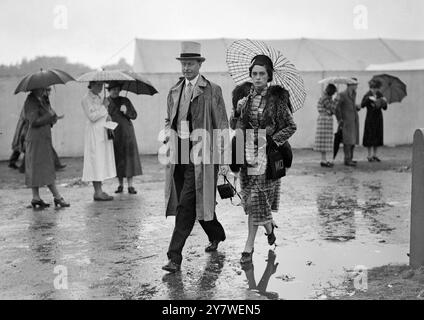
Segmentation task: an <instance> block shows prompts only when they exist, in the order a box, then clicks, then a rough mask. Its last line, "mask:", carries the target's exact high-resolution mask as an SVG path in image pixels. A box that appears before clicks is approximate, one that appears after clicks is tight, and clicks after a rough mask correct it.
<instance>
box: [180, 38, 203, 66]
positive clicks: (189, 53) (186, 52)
mask: <svg viewBox="0 0 424 320" xmlns="http://www.w3.org/2000/svg"><path fill="white" fill-rule="evenodd" d="M176 59H177V60H180V61H181V60H198V61H201V62H203V61H205V60H206V59H205V58H204V57H202V55H201V54H200V43H198V42H194V41H183V42H181V54H180V56H179V57H178V58H176Z"/></svg>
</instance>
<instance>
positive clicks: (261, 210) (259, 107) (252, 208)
mask: <svg viewBox="0 0 424 320" xmlns="http://www.w3.org/2000/svg"><path fill="white" fill-rule="evenodd" d="M265 96H266V89H264V90H263V92H261V94H257V93H255V92H253V91H252V99H251V103H250V105H247V106H246V109H247V110H246V112H248V118H249V120H250V121H249V122H250V123H251V124H252V126H253V127H254V128H256V129H257V128H259V122H260V119H261V117H262V112H263V110H264V107H265V104H266V101H265ZM284 114H285V118H287V120H285V121H287V123H290V124H292V123H293V124H294V122H293V118H292V116H291V112H290V111H289V110H288V109H287V110H286V111H285V112H284ZM293 132H294V131H293ZM293 132H290V133H288V134H289V135H290V136H291V135H292V134H293ZM289 135H288V136H287V139H288V137H289ZM246 152H247V151H246ZM240 186H241V192H240V194H241V197H242V205H243V208H244V211H245V213H246V214H248V215H252V217H253V224H254V225H256V226H260V225H265V224H267V223H270V222H272V221H273V219H272V212H277V211H278V208H279V203H280V189H281V179H272V180H271V179H267V178H266V173H265V172H261V171H258V172H256V174H255V173H254V174H252V173H251V172H249V168H248V167H247V166H245V165H244V166H243V167H242V168H241V171H240Z"/></svg>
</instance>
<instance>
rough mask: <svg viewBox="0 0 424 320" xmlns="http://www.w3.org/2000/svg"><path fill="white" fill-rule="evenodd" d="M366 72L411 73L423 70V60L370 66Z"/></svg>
mask: <svg viewBox="0 0 424 320" xmlns="http://www.w3.org/2000/svg"><path fill="white" fill-rule="evenodd" d="M366 70H367V71H391V70H398V71H412V70H424V58H422V59H415V60H407V61H402V62H393V63H383V64H370V65H369V66H368V67H367V68H366Z"/></svg>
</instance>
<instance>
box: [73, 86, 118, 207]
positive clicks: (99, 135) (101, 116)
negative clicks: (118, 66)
mask: <svg viewBox="0 0 424 320" xmlns="http://www.w3.org/2000/svg"><path fill="white" fill-rule="evenodd" d="M88 88H89V91H88V93H87V94H86V96H85V97H84V98H83V99H82V102H81V104H82V108H83V110H84V114H85V115H86V117H87V121H86V126H85V134H84V169H83V172H82V180H83V181H92V182H93V186H94V197H93V198H94V201H109V200H113V197H112V196H110V195H108V194H107V193H106V192H104V191H103V190H102V181H104V180H106V179H110V178H114V177H116V167H115V155H114V151H113V140H111V139H109V138H108V134H107V129H106V127H105V125H106V122H107V121H111V118H110V116H109V114H108V111H107V107H108V105H109V101H108V100H107V99H102V98H101V97H100V93H101V92H102V89H103V82H99V81H92V82H90V83H89V85H88Z"/></svg>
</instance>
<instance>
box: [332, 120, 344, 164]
mask: <svg viewBox="0 0 424 320" xmlns="http://www.w3.org/2000/svg"><path fill="white" fill-rule="evenodd" d="M342 142H343V128H342V126H339V127H338V128H337V132H336V133H335V134H334V145H333V160H334V159H336V156H337V152H339V148H340V143H342Z"/></svg>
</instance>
